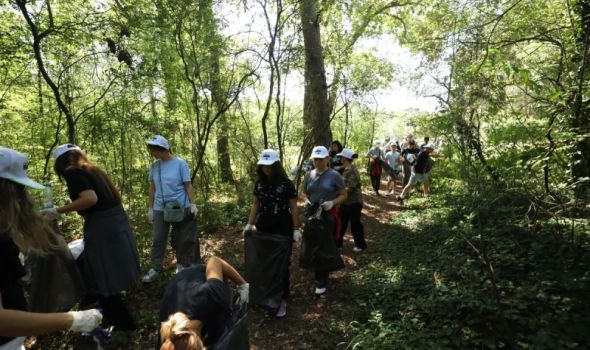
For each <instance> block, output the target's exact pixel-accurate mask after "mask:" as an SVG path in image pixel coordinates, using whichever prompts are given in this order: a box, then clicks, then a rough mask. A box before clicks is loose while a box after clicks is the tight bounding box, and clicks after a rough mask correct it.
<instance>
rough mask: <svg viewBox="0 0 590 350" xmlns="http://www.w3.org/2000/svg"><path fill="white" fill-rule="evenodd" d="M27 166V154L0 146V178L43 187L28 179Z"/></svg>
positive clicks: (32, 186)
mask: <svg viewBox="0 0 590 350" xmlns="http://www.w3.org/2000/svg"><path fill="white" fill-rule="evenodd" d="M28 167H29V160H28V159H27V156H25V155H24V154H22V153H20V152H17V151H15V150H12V149H10V148H5V147H0V178H3V179H7V180H10V181H13V182H16V183H18V184H21V185H23V186H27V187H31V188H37V189H42V188H45V186H43V185H41V184H40V183H38V182H35V181H33V180H31V179H29V177H28V176H27V169H28Z"/></svg>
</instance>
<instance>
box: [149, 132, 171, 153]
mask: <svg viewBox="0 0 590 350" xmlns="http://www.w3.org/2000/svg"><path fill="white" fill-rule="evenodd" d="M145 143H147V144H148V145H152V146H158V147H162V148H165V149H167V150H170V145H169V144H168V140H166V138H165V137H164V136H162V135H156V136H154V137H152V138H151V139H149V140H147V141H146V142H145Z"/></svg>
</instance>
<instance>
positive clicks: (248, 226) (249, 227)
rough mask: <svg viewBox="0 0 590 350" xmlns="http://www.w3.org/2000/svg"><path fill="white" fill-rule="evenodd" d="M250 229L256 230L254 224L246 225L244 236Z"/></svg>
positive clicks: (243, 231)
mask: <svg viewBox="0 0 590 350" xmlns="http://www.w3.org/2000/svg"><path fill="white" fill-rule="evenodd" d="M248 231H254V226H253V225H250V224H246V226H244V229H243V230H242V236H244V235H245V234H246V232H248Z"/></svg>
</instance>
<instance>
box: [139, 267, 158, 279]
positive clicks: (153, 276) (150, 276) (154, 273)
mask: <svg viewBox="0 0 590 350" xmlns="http://www.w3.org/2000/svg"><path fill="white" fill-rule="evenodd" d="M156 277H158V272H157V271H156V270H154V269H153V268H151V269H150V270H149V271H148V272H147V273H146V274H145V276H143V278H142V279H141V281H142V282H143V283H152V282H153V281H154V280H155V279H156Z"/></svg>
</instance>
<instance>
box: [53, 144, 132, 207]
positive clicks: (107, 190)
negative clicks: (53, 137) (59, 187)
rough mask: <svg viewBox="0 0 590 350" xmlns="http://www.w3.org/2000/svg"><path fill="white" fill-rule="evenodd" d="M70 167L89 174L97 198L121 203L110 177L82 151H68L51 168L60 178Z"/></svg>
mask: <svg viewBox="0 0 590 350" xmlns="http://www.w3.org/2000/svg"><path fill="white" fill-rule="evenodd" d="M70 169H80V170H82V171H84V172H85V173H87V174H88V175H90V177H91V178H92V182H93V184H94V185H95V186H96V188H95V189H94V191H95V192H96V195H97V196H98V198H104V199H105V200H108V201H114V202H117V203H121V195H120V194H119V191H117V189H116V188H115V185H113V181H111V178H110V177H109V176H108V175H107V174H106V173H105V172H104V171H103V170H102V169H100V168H99V167H97V166H95V165H94V164H93V163H92V162H91V161H90V159H88V157H87V156H86V154H85V153H84V152H82V151H79V150H72V151H68V152H66V153H64V154H62V155H61V156H59V157H58V158H57V159H56V160H55V164H54V166H53V170H55V173H56V174H57V175H58V176H59V178H60V179H62V178H63V177H64V174H65V172H66V171H68V170H70Z"/></svg>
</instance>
